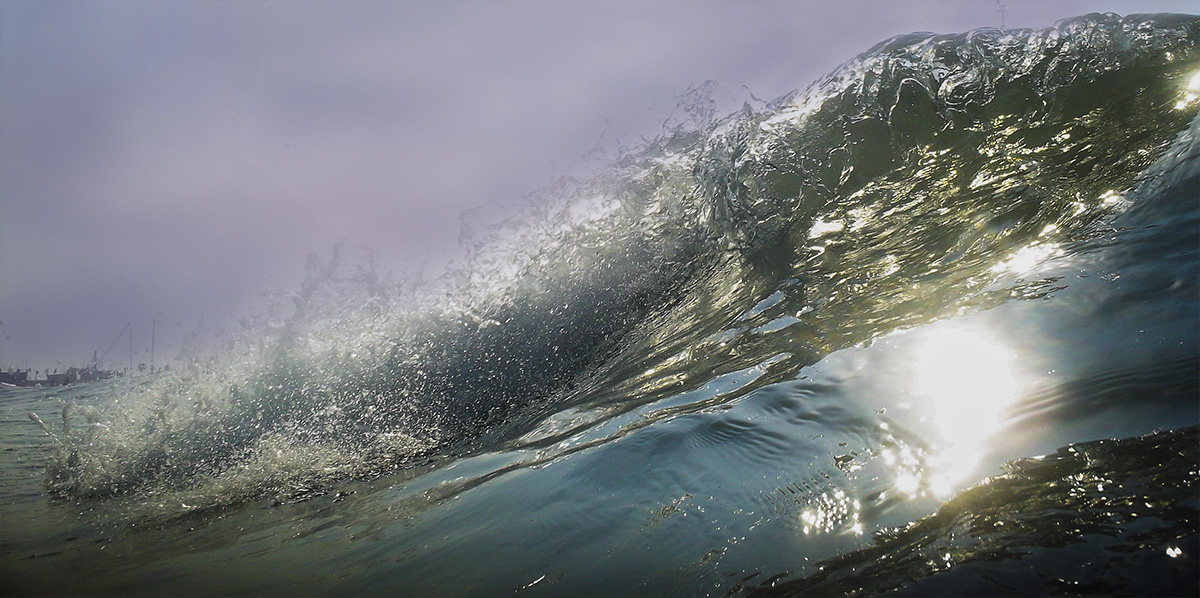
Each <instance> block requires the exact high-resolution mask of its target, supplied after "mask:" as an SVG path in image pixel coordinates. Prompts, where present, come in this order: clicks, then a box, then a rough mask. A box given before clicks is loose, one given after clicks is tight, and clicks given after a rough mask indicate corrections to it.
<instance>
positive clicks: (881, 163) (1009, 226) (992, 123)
mask: <svg viewBox="0 0 1200 598" xmlns="http://www.w3.org/2000/svg"><path fill="white" fill-rule="evenodd" d="M1198 38H1200V19H1198V18H1196V17H1190V16H1176V15H1153V16H1146V15H1138V16H1131V17H1126V18H1121V17H1117V16H1115V15H1088V16H1085V17H1079V18H1076V19H1071V20H1067V21H1063V22H1060V23H1058V24H1057V25H1055V26H1054V27H1051V28H1049V29H1044V30H1013V31H999V30H979V31H973V32H970V33H964V34H957V35H934V34H924V33H923V34H911V35H906V36H900V37H897V38H893V39H891V40H888V41H886V42H883V43H881V44H879V45H877V46H876V47H874V48H872V49H870V50H868V51H867V52H865V53H864V54H862V55H861V56H859V57H857V58H855V59H854V60H851V61H850V62H848V63H846V64H845V65H843V66H841V67H840V68H838V69H837V70H835V71H834V72H833V73H832V74H830V75H829V76H827V77H825V78H823V79H822V80H820V81H818V82H817V83H815V84H813V85H812V86H810V87H809V88H807V90H805V91H803V92H793V93H791V94H788V95H785V96H783V97H781V98H779V99H778V100H776V101H774V102H770V103H767V104H766V105H764V106H761V107H758V108H754V107H750V106H747V107H746V108H745V109H743V110H742V111H740V112H738V113H736V114H732V115H729V116H727V117H724V118H720V119H717V118H714V117H713V116H714V115H712V114H711V113H706V112H704V110H703V106H704V105H705V103H704V102H703V92H704V89H705V88H703V87H701V88H698V89H697V90H696V91H697V94H698V95H693V96H689V98H687V102H688V103H687V105H685V106H684V108H685V110H684V111H685V112H687V113H689V114H693V115H694V117H693V118H691V119H689V120H688V121H686V122H683V123H676V124H675V125H673V126H672V127H670V128H669V130H667V131H666V132H665V133H664V134H663V135H662V136H660V137H659V138H657V139H654V140H652V141H650V142H647V143H646V144H644V145H643V146H641V147H639V148H637V149H636V150H631V151H627V152H625V153H623V154H622V155H621V156H620V157H619V158H618V159H617V160H616V161H615V162H614V163H613V164H611V165H609V166H608V167H606V168H604V169H601V170H599V171H597V172H596V173H594V174H593V175H592V176H590V177H589V178H587V179H582V180H581V179H571V178H563V179H560V180H559V181H557V182H556V183H555V184H553V185H551V186H550V187H548V188H546V189H542V190H540V191H539V192H537V193H535V194H534V195H532V196H531V198H530V200H529V201H528V202H527V203H526V204H525V205H524V206H523V207H522V208H520V209H519V210H518V211H517V212H516V213H514V214H512V216H511V217H510V218H509V219H507V220H505V221H503V222H499V223H496V224H492V225H490V226H483V225H481V224H480V223H478V222H471V221H469V222H467V223H466V224H465V225H464V229H463V236H464V239H465V242H466V246H467V256H468V257H467V259H466V260H465V262H464V264H463V265H462V266H461V267H459V268H458V269H456V270H452V271H450V272H448V273H446V274H444V275H442V276H439V277H438V278H436V279H433V280H426V279H425V278H424V277H423V276H422V274H421V273H420V272H414V273H410V274H408V275H406V276H404V277H401V278H400V279H398V280H397V279H393V278H390V277H386V276H381V275H379V274H378V273H377V271H376V269H375V265H374V262H373V260H371V259H370V258H369V257H367V258H365V259H361V260H353V259H350V258H347V257H346V254H347V253H348V251H349V248H348V247H345V246H339V247H338V248H335V249H334V251H333V254H332V256H331V257H330V258H328V260H324V261H323V260H322V259H320V258H318V257H316V256H313V257H311V258H310V260H309V264H308V278H307V280H306V282H305V283H304V284H303V285H301V286H300V288H298V289H296V290H295V291H292V292H289V293H275V294H271V295H270V296H269V297H268V299H269V300H270V306H269V307H268V308H267V309H266V310H264V311H263V312H262V313H259V314H256V315H254V316H252V317H248V318H246V319H245V320H244V321H243V329H242V330H241V331H238V332H236V333H231V334H229V335H227V336H226V337H225V338H224V339H223V347H222V349H221V350H220V351H219V352H218V353H217V354H215V355H211V356H206V357H200V356H199V355H193V356H190V357H189V360H190V363H189V364H188V365H187V366H186V367H181V368H177V369H176V370H173V371H170V372H167V373H164V374H162V375H160V376H158V377H156V378H155V379H153V380H152V381H132V382H129V383H128V384H126V385H124V386H122V387H121V389H120V390H119V391H118V392H117V394H116V395H115V396H114V398H113V399H112V401H111V404H110V405H107V406H105V407H103V409H102V412H99V413H94V414H91V413H89V414H88V416H87V419H88V422H87V424H86V425H76V426H74V427H69V426H68V425H67V423H66V422H68V421H69V420H70V418H71V415H70V414H69V413H68V411H67V410H64V413H63V419H64V429H63V434H62V435H61V438H60V439H59V440H60V443H59V450H58V453H57V454H56V455H55V456H54V457H53V458H52V460H51V462H50V464H49V466H48V470H47V484H48V486H49V487H50V489H51V490H52V491H53V492H55V493H57V494H58V495H61V496H66V497H74V498H79V497H91V498H97V497H113V496H129V497H135V498H133V499H132V500H133V501H134V502H138V501H141V502H142V503H144V504H146V505H151V503H152V504H153V505H157V506H154V507H153V509H157V510H158V511H159V512H161V513H165V514H167V515H171V514H179V513H181V512H184V513H186V512H193V511H196V510H198V509H211V508H219V507H223V506H227V505H232V504H237V503H240V502H244V501H246V500H251V499H255V498H260V497H264V496H273V497H277V498H283V499H296V498H303V497H304V496H307V495H309V494H311V493H313V492H321V491H324V489H327V488H329V487H331V485H332V484H334V483H336V482H337V481H339V480H345V479H348V478H362V477H370V476H376V475H381V474H384V473H390V472H397V471H406V470H411V469H412V468H418V467H423V466H428V465H430V464H436V463H438V462H442V461H445V460H448V459H453V458H455V457H458V456H463V455H467V454H472V453H477V452H479V451H482V450H487V449H489V448H491V447H496V446H499V445H500V444H502V443H512V442H522V441H521V440H520V439H522V438H526V439H529V438H535V437H536V438H540V439H541V440H539V442H543V441H545V439H546V438H554V437H558V436H559V435H561V434H562V433H565V432H564V430H572V429H575V428H576V427H578V426H580V425H591V423H592V422H594V421H595V419H594V418H593V419H587V418H585V420H586V421H584V422H583V423H574V424H562V425H560V424H559V423H555V422H559V420H561V419H562V418H563V417H564V416H563V414H569V413H575V412H585V411H589V410H590V411H591V412H601V413H603V414H604V415H603V416H601V417H611V416H613V415H615V414H619V413H624V412H628V411H630V410H632V409H635V408H636V407H637V406H639V405H644V404H647V403H649V402H651V401H656V400H659V399H662V398H664V397H668V396H672V395H677V394H681V393H687V392H691V391H696V390H697V389H700V388H701V387H702V386H703V385H704V384H706V383H708V382H709V381H711V380H713V379H714V376H719V375H721V374H730V373H734V372H740V371H748V368H756V367H759V366H761V365H762V364H767V365H766V366H763V367H762V368H761V371H759V373H757V374H755V375H754V376H753V377H751V378H748V379H747V381H745V382H744V383H738V385H735V386H736V388H735V389H733V390H730V391H728V392H724V393H721V394H720V395H719V397H718V398H716V399H714V400H729V399H730V398H732V397H734V396H739V394H744V393H745V392H749V391H750V390H752V389H753V388H756V387H759V386H762V385H764V384H769V383H772V382H778V381H782V380H788V379H791V378H794V377H795V376H796V375H797V373H798V372H799V369H800V368H802V367H804V366H806V365H810V364H812V363H815V362H816V361H818V360H820V359H821V358H822V357H823V356H825V355H827V354H829V353H830V352H832V351H835V350H838V349H841V348H845V347H850V346H854V345H859V344H862V343H866V342H869V341H871V340H872V339H874V338H877V337H879V336H881V335H883V334H886V333H888V332H891V331H895V330H899V329H903V328H907V327H912V326H917V325H920V324H922V323H927V322H929V321H932V320H935V319H938V318H943V317H947V316H949V315H953V314H956V313H963V312H966V311H973V310H981V309H985V308H987V307H991V306H994V305H998V304H1001V303H1004V302H1007V301H1012V300H1021V299H1028V298H1035V297H1037V296H1040V295H1039V293H1050V292H1053V284H1052V282H1051V283H1045V284H1041V283H1038V282H1037V281H1031V280H1027V279H1026V276H1027V273H1028V271H1029V270H1030V268H1031V266H1030V264H1031V263H1037V262H1039V261H1044V260H1046V259H1048V258H1052V257H1054V256H1056V255H1060V254H1061V253H1063V252H1064V251H1066V252H1069V251H1086V250H1087V247H1088V245H1087V244H1088V243H1090V242H1094V241H1095V239H1096V238H1097V235H1098V233H1097V231H1098V230H1100V229H1101V228H1103V227H1102V226H1101V224H1103V223H1111V222H1113V221H1114V219H1115V218H1118V214H1121V213H1122V212H1125V213H1127V214H1130V216H1122V217H1125V218H1130V219H1133V218H1136V217H1137V216H1136V214H1137V213H1140V211H1145V210H1152V209H1153V208H1152V207H1145V206H1134V207H1133V208H1131V207H1130V206H1131V205H1134V204H1135V201H1134V200H1136V199H1137V198H1138V197H1151V196H1152V195H1153V194H1152V193H1149V191H1145V192H1143V191H1138V190H1139V189H1148V188H1151V187H1153V186H1154V185H1160V184H1167V185H1177V184H1178V181H1176V182H1175V183H1169V182H1167V183H1163V182H1162V181H1168V179H1170V178H1171V177H1173V176H1175V174H1172V173H1175V172H1177V171H1179V170H1180V169H1182V170H1184V171H1186V172H1191V173H1193V174H1194V173H1195V172H1196V166H1195V164H1196V160H1195V158H1194V156H1193V157H1191V158H1188V157H1187V156H1188V155H1190V154H1186V152H1185V153H1184V154H1179V153H1178V152H1176V153H1174V154H1172V153H1171V151H1174V150H1171V148H1173V147H1178V146H1179V144H1180V142H1179V141H1178V139H1177V137H1178V136H1179V135H1180V134H1181V132H1185V133H1186V132H1187V131H1189V130H1191V131H1193V133H1191V134H1192V135H1193V137H1194V135H1195V134H1194V130H1195V129H1196V124H1195V123H1196V120H1195V119H1196V116H1197V112H1198V108H1200V102H1198V101H1197V99H1196V95H1197V93H1200V90H1197V89H1196V88H1197V87H1200V84H1197V83H1196V79H1195V77H1196V76H1197V75H1196V74H1195V73H1196V72H1197V68H1198V66H1200V55H1198V51H1197V41H1198ZM1189 86H1190V87H1189ZM1189 123H1191V124H1190V125H1189ZM1189 126H1190V127H1191V129H1189ZM1173 144H1174V145H1173ZM1185 145H1186V144H1185ZM1193 145H1194V144H1193ZM1179 155H1183V156H1184V157H1183V158H1179V157H1178V156H1179ZM1163 156H1168V157H1170V156H1175V157H1176V161H1177V162H1178V161H1179V160H1183V161H1184V162H1183V166H1182V167H1178V168H1175V169H1174V170H1172V169H1167V171H1164V172H1160V171H1159V170H1155V169H1156V168H1158V169H1160V170H1161V169H1162V167H1161V166H1156V164H1159V165H1161V163H1162V158H1163ZM1171 180H1174V179H1171ZM1172 188H1174V187H1172ZM1193 199H1194V198H1193ZM480 231H482V232H480ZM76 417H77V416H76ZM547 426H549V428H547ZM547 429H549V430H550V431H549V432H547V431H546V430H547ZM713 433H714V434H723V433H726V432H722V431H720V430H714V431H713ZM531 435H532V436H531ZM714 439H715V440H720V438H718V437H714ZM715 440H714V441H715ZM138 497H140V498H138ZM162 505H168V506H162ZM164 509H165V511H163V510H164Z"/></svg>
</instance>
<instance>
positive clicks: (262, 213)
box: [0, 0, 1194, 368]
mask: <svg viewBox="0 0 1200 598" xmlns="http://www.w3.org/2000/svg"><path fill="white" fill-rule="evenodd" d="M1189 9H1192V11H1193V12H1194V5H1193V4H1191V3H1190V2H1181V1H1154V0H1137V1H1134V0H1127V1H1117V0H1113V1H1102V0H1097V1H1089V2H1047V1H1044V0H1031V1H1027V2H1024V1H1018V0H1008V1H1006V2H1004V3H1003V4H1001V3H999V2H984V1H980V2H965V1H958V0H944V1H927V2H903V1H900V2H897V1H892V2H882V1H880V2H850V1H838V2H799V1H793V2H782V3H768V2H749V3H695V2H687V3H683V2H680V3H674V2H661V1H660V2H642V3H636V2H631V3H622V2H597V3H586V2H578V1H573V2H557V3H555V2H442V3H434V2H428V3H425V2H411V1H409V2H373V3H366V2H359V3H353V2H315V3H300V2H280V3H263V2H250V1H238V2H200V1H188V2H115V1H95V2H67V1H56V2H17V1H13V0H2V1H0V322H2V323H0V335H2V336H0V366H3V367H13V366H20V367H24V366H25V364H26V363H28V364H29V366H30V367H36V368H44V367H65V366H66V365H72V364H79V365H82V364H84V363H86V362H87V360H88V359H89V358H90V356H91V353H92V350H94V349H99V350H101V351H103V350H104V348H105V346H106V345H107V344H108V343H109V342H110V341H111V340H112V339H113V338H114V337H115V336H116V335H117V333H118V332H120V330H121V329H122V327H123V326H124V325H125V323H126V322H133V323H134V326H135V327H136V328H137V330H138V335H139V336H138V339H137V343H136V345H137V346H136V350H137V351H138V353H139V355H141V356H140V357H139V360H141V361H144V360H146V356H145V355H144V352H145V351H146V350H147V348H148V343H149V332H148V331H149V325H150V319H151V318H159V319H160V321H161V322H162V325H160V328H159V332H160V336H159V346H160V347H163V346H164V345H165V346H169V345H171V344H172V343H174V342H176V341H177V340H178V339H179V338H180V337H181V336H182V334H183V333H184V332H186V330H187V329H189V328H190V327H191V326H193V325H194V324H195V322H196V321H197V319H198V318H199V316H200V314H201V313H206V314H208V317H209V318H210V320H215V321H219V320H220V319H221V318H224V317H227V316H228V314H231V313H233V314H242V313H245V311H246V310H247V309H248V307H249V306H250V305H251V304H252V303H253V302H254V299H255V296H256V294H257V292H258V290H259V289H272V288H290V287H292V286H294V285H295V284H296V282H297V281H298V280H299V279H300V278H301V277H302V271H303V264H304V256H305V255H306V254H307V253H309V252H312V251H318V252H321V253H323V254H327V253H328V251H329V249H330V247H331V246H332V245H333V244H334V243H335V242H337V241H339V240H349V241H352V242H354V243H359V244H364V245H370V246H373V247H375V248H377V249H378V250H379V252H380V255H381V257H382V258H383V260H384V262H385V263H386V264H400V263H403V262H404V260H405V259H408V260H413V259H415V260H418V261H419V260H422V259H429V260H431V261H437V259H443V258H442V257H441V256H443V255H444V254H446V253H447V252H450V251H453V250H454V247H455V243H456V240H457V226H458V214H459V213H460V211H461V210H462V209H464V208H467V207H471V206H476V205H489V204H495V203H497V202H499V203H511V202H513V201H516V200H519V198H521V197H522V196H524V195H526V194H527V193H529V192H531V191H533V190H534V189H536V188H537V187H539V186H542V185H544V184H546V183H547V182H549V180H550V178H551V177H552V176H553V175H554V174H555V173H561V172H562V170H563V169H564V168H566V167H568V166H569V165H570V164H571V163H572V162H574V161H576V160H578V159H579V158H580V157H581V156H582V155H583V154H584V153H585V152H586V151H587V150H588V149H589V148H591V147H592V146H593V145H595V144H596V142H597V140H598V139H599V138H600V136H601V135H602V134H604V133H605V132H606V130H607V131H608V132H609V134H610V135H621V136H624V137H627V138H629V139H631V140H632V139H636V138H637V137H638V136H640V135H643V134H653V133H654V131H655V129H656V128H657V125H658V124H659V123H660V122H661V121H662V119H663V118H664V117H665V116H666V115H667V114H668V113H669V112H670V109H671V107H672V106H673V105H674V103H675V98H676V96H677V95H678V94H680V93H682V92H683V91H684V90H686V89H687V88H688V87H689V86H691V85H694V84H698V83H701V82H703V81H706V80H715V81H717V82H719V83H720V85H721V89H722V90H723V92H724V93H725V94H726V96H727V97H728V98H732V101H733V102H734V104H732V105H740V98H744V97H747V96H746V93H747V91H745V90H744V89H743V86H744V87H745V88H746V89H748V90H749V91H750V92H753V93H754V94H755V95H757V96H758V97H761V98H775V97H777V96H779V95H782V94H784V93H786V92H788V91H790V90H792V89H796V88H803V87H805V86H807V85H808V84H809V83H810V82H812V80H814V79H816V78H817V77H819V76H821V75H822V74H824V73H826V72H828V71H830V70H831V69H833V68H834V67H836V66H837V65H838V64H840V63H842V62H844V61H845V60H848V59H850V58H852V57H853V56H854V55H856V54H858V53H859V52H861V51H863V50H865V49H867V48H868V47H870V46H872V45H874V44H875V43H876V42H879V41H881V40H883V39H885V38H887V37H890V36H893V35H897V34H902V33H908V32H911V31H936V32H954V31H963V30H967V29H973V28H978V27H998V26H1000V25H1001V24H1003V25H1005V26H1007V27H1010V28H1011V27H1029V26H1035V27H1040V26H1046V25H1049V24H1051V23H1053V22H1054V21H1056V20H1058V19H1060V18H1063V17H1066V16H1072V15H1076V14H1083V13H1087V12H1096V11H1100V12H1103V11H1113V12H1117V13H1120V14H1128V13H1133V12H1188V11H1189ZM1002 19H1003V21H1002ZM614 131H615V132H614ZM117 353H118V354H120V352H117ZM163 354H164V351H163V350H162V349H160V350H159V355H160V358H159V363H162V361H161V359H162V358H161V356H162V355H163ZM172 354H173V353H172ZM125 355H126V358H127V350H125ZM123 359H124V358H123ZM120 363H123V362H122V361H121V360H120V359H118V360H115V361H114V362H112V363H111V365H119V364H120Z"/></svg>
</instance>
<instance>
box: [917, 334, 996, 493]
mask: <svg viewBox="0 0 1200 598" xmlns="http://www.w3.org/2000/svg"><path fill="white" fill-rule="evenodd" d="M1012 361H1013V357H1012V354H1011V353H1010V352H1009V351H1008V349H1006V348H1005V347H1004V346H1003V345H1002V344H1000V343H997V342H995V341H994V340H992V339H990V338H988V337H986V336H985V335H983V334H982V333H980V332H978V331H974V330H969V329H962V328H944V329H936V330H931V331H930V332H929V333H928V334H927V336H926V339H925V342H924V343H923V344H922V345H920V346H919V347H918V349H917V354H916V357H915V362H914V366H915V373H916V385H917V391H918V393H919V394H920V395H922V396H923V397H925V398H927V399H928V400H929V401H930V403H929V407H930V409H929V416H928V420H927V423H928V424H929V425H930V427H931V428H932V429H931V430H930V432H932V433H933V434H935V435H936V436H937V437H939V438H940V439H941V444H940V447H939V449H940V450H939V451H938V453H937V454H936V455H934V456H933V457H932V458H931V459H930V460H929V462H928V465H927V466H928V468H929V470H928V472H927V473H928V476H929V480H930V487H931V489H932V490H933V491H934V493H936V494H937V495H939V496H947V495H949V494H950V493H951V492H953V491H954V490H955V489H956V486H957V485H958V483H959V482H961V481H962V480H963V479H965V478H966V477H967V475H968V474H970V473H971V472H972V471H973V470H974V469H975V467H976V466H977V464H978V462H979V458H980V454H981V452H982V451H983V448H984V444H985V442H986V441H987V439H988V438H989V437H990V436H991V435H993V434H994V433H995V432H996V431H998V430H999V429H1000V428H1001V427H1002V425H1003V412H1004V410H1005V409H1006V408H1007V407H1009V406H1010V405H1012V404H1013V403H1014V402H1015V401H1016V399H1017V397H1018V395H1019V387H1018V382H1017V378H1016V376H1014V374H1013V364H1012ZM897 481H898V486H899V487H900V489H901V490H903V489H904V488H903V486H904V481H903V480H897Z"/></svg>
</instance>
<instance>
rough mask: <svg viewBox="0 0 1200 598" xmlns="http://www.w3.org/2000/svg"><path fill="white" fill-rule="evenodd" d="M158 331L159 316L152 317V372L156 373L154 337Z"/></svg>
mask: <svg viewBox="0 0 1200 598" xmlns="http://www.w3.org/2000/svg"><path fill="white" fill-rule="evenodd" d="M157 332H158V318H150V373H151V374H153V373H154V337H155V335H156V334H157Z"/></svg>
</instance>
